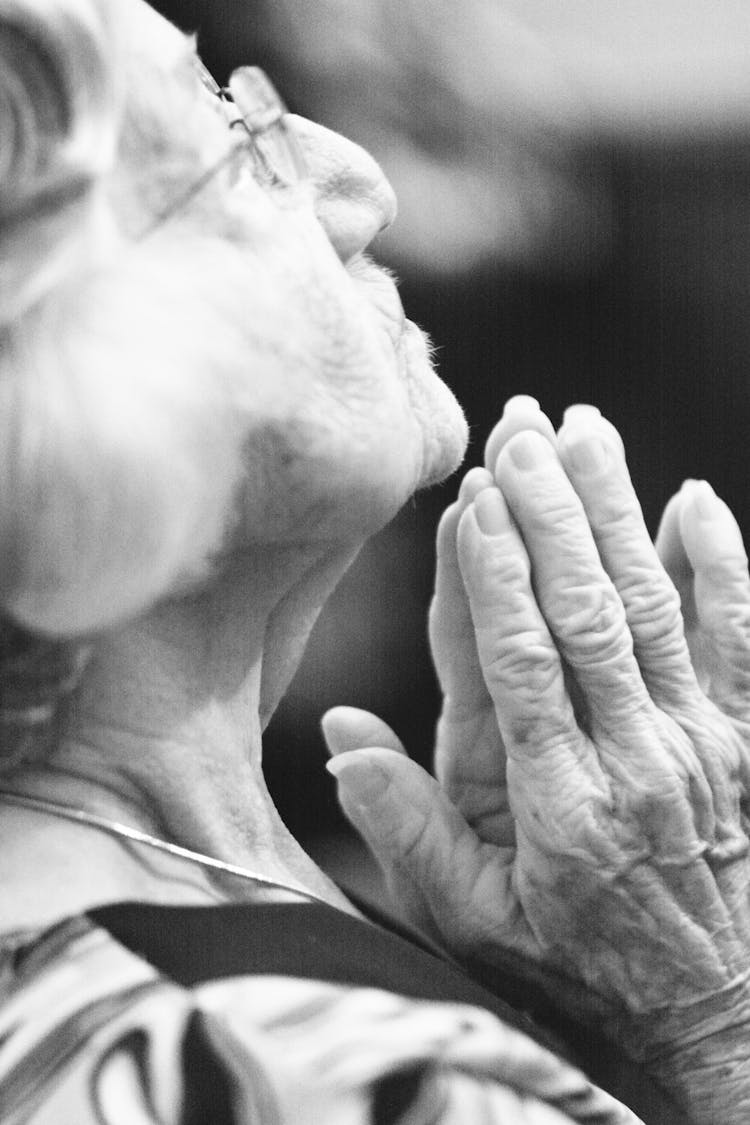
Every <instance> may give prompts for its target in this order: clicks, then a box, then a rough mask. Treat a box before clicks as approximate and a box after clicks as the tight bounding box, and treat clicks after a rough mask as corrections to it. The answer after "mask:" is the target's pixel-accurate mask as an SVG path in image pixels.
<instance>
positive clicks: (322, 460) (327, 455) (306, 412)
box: [235, 369, 422, 543]
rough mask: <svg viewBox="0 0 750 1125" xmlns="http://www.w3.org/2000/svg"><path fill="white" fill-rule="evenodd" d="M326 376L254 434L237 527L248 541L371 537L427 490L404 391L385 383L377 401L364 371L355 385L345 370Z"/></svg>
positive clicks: (250, 436)
mask: <svg viewBox="0 0 750 1125" xmlns="http://www.w3.org/2000/svg"><path fill="white" fill-rule="evenodd" d="M324 371H325V369H324ZM323 373H324V372H321V371H320V370H319V371H318V372H317V373H316V375H315V376H313V375H311V376H310V380H309V382H308V383H307V385H306V386H305V387H300V386H299V384H298V385H297V386H298V392H299V393H298V394H297V395H296V396H295V402H294V407H293V409H291V410H289V411H288V412H286V413H282V414H280V415H278V416H277V417H275V418H274V419H267V420H266V421H265V422H264V423H263V424H262V425H260V426H258V425H255V426H253V428H252V430H251V432H250V433H249V434H248V437H247V439H246V443H245V449H244V455H245V465H246V475H245V479H244V482H243V485H242V489H241V495H240V496H239V497H238V517H237V524H236V527H235V536H236V537H239V539H240V540H241V541H243V542H245V543H248V542H268V541H282V540H283V541H300V540H305V541H309V540H311V539H330V538H333V539H340V538H351V537H355V538H359V537H366V536H368V535H370V534H372V533H373V532H374V531H376V530H378V529H379V528H380V527H382V526H383V524H385V523H387V522H388V520H389V519H391V518H392V517H393V516H394V515H395V514H396V512H397V511H398V509H399V508H400V507H401V506H402V504H404V503H405V501H406V500H407V499H408V498H409V496H410V495H411V494H412V492H413V491H414V489H415V487H416V484H417V483H418V480H419V473H420V464H421V452H422V450H421V437H420V430H419V427H418V424H417V422H416V420H415V419H414V417H413V415H412V413H411V411H410V410H409V408H408V404H407V401H406V393H405V390H404V388H403V387H402V386H401V385H399V384H398V383H397V382H396V381H395V379H393V378H392V379H391V380H390V381H386V380H385V379H384V380H383V382H382V384H381V388H380V392H379V393H377V394H376V393H374V387H373V382H372V381H371V380H369V379H367V380H366V379H364V377H363V374H362V373H361V372H359V373H357V374H355V373H354V372H350V373H349V374H350V381H349V383H347V382H346V379H345V372H343V371H341V370H340V369H337V371H336V375H335V377H334V376H333V375H329V379H328V380H326V379H325V378H324V377H323ZM363 384H365V386H363Z"/></svg>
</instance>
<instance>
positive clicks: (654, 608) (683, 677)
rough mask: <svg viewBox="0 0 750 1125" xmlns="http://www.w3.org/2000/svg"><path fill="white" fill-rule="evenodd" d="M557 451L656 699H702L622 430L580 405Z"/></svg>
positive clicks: (569, 417)
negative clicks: (626, 454)
mask: <svg viewBox="0 0 750 1125" xmlns="http://www.w3.org/2000/svg"><path fill="white" fill-rule="evenodd" d="M558 449H559V456H560V460H561V462H562V464H563V467H564V468H565V471H566V473H567V475H568V477H569V479H570V481H571V483H572V484H573V487H574V488H575V491H576V493H577V495H578V497H579V499H580V500H581V503H582V505H583V509H584V512H585V513H586V519H587V521H588V525H589V527H590V529H591V533H592V536H593V539H594V543H595V544H596V549H597V552H598V554H599V558H600V559H601V562H602V565H603V567H604V570H605V572H606V574H607V575H608V576H609V578H610V579H611V581H612V583H613V585H614V588H615V590H616V591H617V593H618V595H619V598H620V601H621V602H622V605H623V607H624V610H625V618H626V621H627V628H628V630H629V632H630V636H631V637H632V640H633V647H634V651H635V657H636V660H637V664H638V668H639V669H640V674H641V676H642V677H643V680H644V682H645V684H646V687H647V688H648V691H649V694H650V696H651V698H652V700H653V702H654V703H655V704H656V705H657V706H660V707H663V706H673V705H675V704H678V703H682V702H684V700H685V699H690V698H693V699H694V698H696V697H697V695H698V684H697V682H696V679H695V675H694V672H693V666H692V662H691V660H690V652H689V650H688V646H687V641H686V639H685V630H684V627H683V621H682V614H681V612H680V597H679V594H678V592H677V590H676V589H675V586H674V584H673V583H672V582H671V580H670V578H669V576H668V575H667V573H666V571H665V569H664V567H663V566H662V564H661V561H660V559H659V556H658V554H657V551H656V548H655V547H654V544H653V543H652V541H651V537H650V535H649V533H648V529H647V528H646V524H645V522H644V519H643V513H642V511H641V506H640V504H639V503H638V498H637V496H636V494H635V490H634V489H633V486H632V483H631V481H630V476H629V474H628V469H627V464H626V462H625V457H624V455H623V450H622V442H621V441H620V439H619V435H617V432H616V430H615V429H614V427H613V426H611V425H610V423H608V422H606V421H605V420H604V419H603V418H602V417H601V415H600V414H599V411H598V410H595V408H592V407H581V406H579V407H574V408H571V409H569V410H568V411H567V412H566V415H565V421H564V423H563V425H562V427H561V428H560V432H559V434H558Z"/></svg>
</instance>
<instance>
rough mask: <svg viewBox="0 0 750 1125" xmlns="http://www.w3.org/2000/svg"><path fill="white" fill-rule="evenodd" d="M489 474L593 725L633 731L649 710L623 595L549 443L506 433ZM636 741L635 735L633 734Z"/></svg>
mask: <svg viewBox="0 0 750 1125" xmlns="http://www.w3.org/2000/svg"><path fill="white" fill-rule="evenodd" d="M495 478H496V480H497V482H498V484H499V486H500V488H501V489H502V491H503V493H504V495H505V497H506V499H507V501H508V506H509V508H510V510H511V512H512V514H513V517H514V518H515V521H516V523H517V524H518V526H519V529H520V532H521V535H522V536H523V542H524V544H525V547H526V550H527V551H528V555H529V558H530V560H531V566H532V570H533V580H534V592H535V595H536V598H537V600H538V604H539V609H540V610H541V614H542V615H543V618H544V620H545V621H546V623H547V625H548V626H549V630H550V632H551V633H552V636H553V637H554V639H555V643H556V644H557V645H558V647H559V649H560V652H561V653H562V656H563V658H564V659H565V661H566V663H567V664H568V666H569V667H570V669H571V671H572V672H573V674H574V676H575V679H576V681H577V683H578V685H579V687H580V688H581V691H582V693H583V695H584V697H585V700H586V703H587V706H588V710H589V715H590V721H591V725H592V731H593V730H594V728H596V727H598V728H599V730H600V731H603V732H604V733H605V734H608V735H612V736H615V735H617V736H620V735H624V736H625V737H626V739H627V737H628V735H630V734H633V731H632V730H628V729H627V727H625V726H623V724H627V723H631V724H632V723H636V724H637V726H638V729H639V733H640V728H641V725H642V720H643V715H644V714H648V713H650V710H651V708H652V704H651V701H650V699H649V696H648V693H647V691H646V687H645V685H644V682H643V679H642V678H641V674H640V670H639V668H638V664H637V662H636V659H635V656H634V653H633V642H632V638H631V636H630V631H629V629H628V625H627V620H626V617H625V609H624V607H623V604H622V601H621V599H620V597H619V595H618V593H617V590H616V589H615V587H614V584H613V582H612V581H611V579H610V577H609V575H608V574H607V573H606V571H605V570H604V568H603V566H602V563H601V560H600V558H599V554H598V552H597V549H596V545H595V543H594V539H593V536H592V534H591V529H590V528H589V524H588V520H587V519H586V515H585V512H584V510H583V506H582V504H581V501H580V499H579V498H578V496H577V494H576V492H575V491H574V489H573V486H572V484H571V483H570V480H569V479H568V477H567V475H566V473H565V471H564V469H563V467H562V465H561V463H560V460H559V458H558V456H557V454H556V452H555V450H554V449H553V448H552V446H551V445H550V444H549V442H547V441H546V440H545V439H544V438H542V437H540V435H539V434H537V433H534V432H530V431H527V432H524V433H522V434H517V435H516V436H515V437H513V438H511V439H510V441H509V442H508V444H507V445H506V446H505V448H504V449H503V450H502V451H501V453H500V456H499V457H498V461H497V465H496V468H495ZM634 742H637V738H635V739H634Z"/></svg>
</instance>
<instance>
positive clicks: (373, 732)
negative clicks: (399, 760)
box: [320, 707, 406, 756]
mask: <svg viewBox="0 0 750 1125" xmlns="http://www.w3.org/2000/svg"><path fill="white" fill-rule="evenodd" d="M320 725H321V728H322V730H323V738H324V739H325V743H326V746H327V748H328V753H329V754H331V755H333V756H336V755H337V754H346V753H347V751H349V750H358V749H359V747H360V746H383V747H385V748H386V749H387V750H393V751H395V753H397V754H405V753H406V750H405V749H404V746H403V743H402V742H401V739H400V738H399V737H398V735H397V734H394V732H393V731H392V730H391V728H390V727H389V726H388V724H387V723H384V722H383V720H382V719H379V718H378V717H377V715H373V714H372V713H371V712H370V711H362V710H360V708H359V707H332V708H331V709H330V711H326V713H325V715H323V718H322V719H321V720H320Z"/></svg>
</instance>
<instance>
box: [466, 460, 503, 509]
mask: <svg viewBox="0 0 750 1125" xmlns="http://www.w3.org/2000/svg"><path fill="white" fill-rule="evenodd" d="M494 483H495V482H494V481H493V479H492V473H491V472H490V471H489V470H488V469H483V468H482V467H481V466H480V465H475V466H474V468H473V469H469V471H468V473H467V474H466V476H465V477H464V479H463V480H462V481H461V487H460V488H459V490H458V498H459V500H461V501H462V503H464V504H470V503H471V501H472V500H473V499H474V497H475V496H477V494H478V493H480V492H481V491H482V489H483V488H489V487H490V485H492V484H494Z"/></svg>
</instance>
